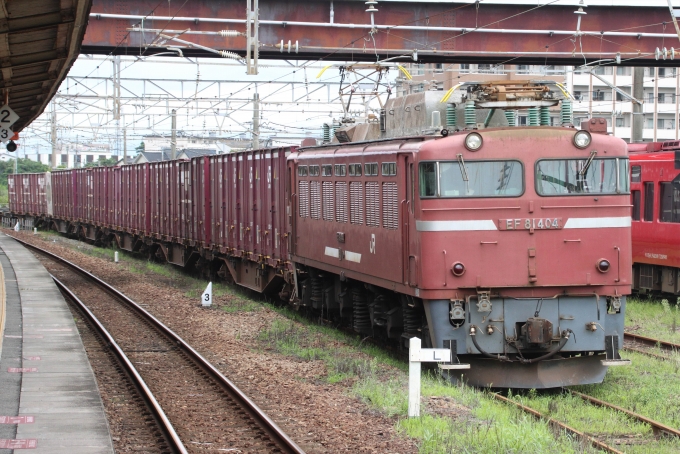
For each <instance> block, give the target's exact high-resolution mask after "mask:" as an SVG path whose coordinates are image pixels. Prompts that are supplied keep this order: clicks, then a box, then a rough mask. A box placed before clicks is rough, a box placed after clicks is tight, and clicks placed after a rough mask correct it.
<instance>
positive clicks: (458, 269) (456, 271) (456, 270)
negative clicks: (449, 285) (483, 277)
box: [451, 262, 465, 277]
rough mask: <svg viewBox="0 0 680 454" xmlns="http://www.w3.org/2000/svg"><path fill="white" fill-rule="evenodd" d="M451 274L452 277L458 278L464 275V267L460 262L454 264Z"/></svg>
mask: <svg viewBox="0 0 680 454" xmlns="http://www.w3.org/2000/svg"><path fill="white" fill-rule="evenodd" d="M451 272H452V273H453V275H454V276H457V277H460V276H462V275H463V274H465V265H463V264H462V263H460V262H456V263H454V264H453V266H452V267H451Z"/></svg>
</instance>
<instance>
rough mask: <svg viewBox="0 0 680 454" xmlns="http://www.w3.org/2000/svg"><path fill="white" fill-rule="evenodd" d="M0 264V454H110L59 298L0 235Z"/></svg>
mask: <svg viewBox="0 0 680 454" xmlns="http://www.w3.org/2000/svg"><path fill="white" fill-rule="evenodd" d="M0 265H1V266H0V270H1V271H2V273H0V279H1V280H2V282H3V284H4V285H2V286H0V454H13V453H17V452H24V451H25V452H27V453H28V452H30V453H36V454H37V453H45V454H48V453H49V454H59V453H64V454H67V453H68V454H81V453H82V454H85V453H88V454H89V453H111V454H113V452H114V450H113V443H112V441H111V436H110V433H109V426H108V422H107V420H106V416H105V414H104V407H103V405H102V401H101V397H100V395H99V389H98V387H97V382H96V381H95V377H94V373H93V372H92V368H91V367H90V363H89V360H88V358H87V355H86V353H85V348H84V347H83V343H82V341H81V339H80V335H79V333H78V330H77V328H76V325H75V323H74V321H73V317H72V315H71V312H70V311H69V309H68V307H67V305H66V302H65V301H64V298H63V297H62V295H61V293H60V292H59V290H58V289H57V287H56V285H55V284H54V282H53V281H52V279H51V278H50V276H49V274H48V272H47V270H45V268H44V267H43V266H42V264H41V263H40V262H39V261H38V260H37V259H36V258H35V256H34V255H33V254H31V253H30V252H29V251H28V250H26V249H25V248H24V247H23V246H22V245H21V244H19V243H17V242H16V241H14V240H13V239H12V238H10V237H9V236H7V235H5V234H3V233H0ZM3 319H4V323H3ZM3 325H4V326H3Z"/></svg>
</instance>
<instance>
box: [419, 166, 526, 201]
mask: <svg viewBox="0 0 680 454" xmlns="http://www.w3.org/2000/svg"><path fill="white" fill-rule="evenodd" d="M523 192H524V168H523V166H522V163H521V162H519V161H464V160H463V159H462V158H461V159H459V160H457V161H442V162H423V163H421V164H420V196H421V197H518V196H520V195H522V193H523Z"/></svg>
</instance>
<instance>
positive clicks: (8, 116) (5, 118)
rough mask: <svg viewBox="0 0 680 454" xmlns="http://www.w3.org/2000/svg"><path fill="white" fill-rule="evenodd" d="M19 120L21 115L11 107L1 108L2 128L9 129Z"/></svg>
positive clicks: (0, 123)
mask: <svg viewBox="0 0 680 454" xmlns="http://www.w3.org/2000/svg"><path fill="white" fill-rule="evenodd" d="M18 119H19V115H17V114H16V113H15V112H14V111H13V110H12V108H11V107H10V106H8V105H7V104H5V105H4V106H2V107H0V127H2V128H5V129H9V128H10V126H12V125H13V124H14V123H16V122H17V120H18Z"/></svg>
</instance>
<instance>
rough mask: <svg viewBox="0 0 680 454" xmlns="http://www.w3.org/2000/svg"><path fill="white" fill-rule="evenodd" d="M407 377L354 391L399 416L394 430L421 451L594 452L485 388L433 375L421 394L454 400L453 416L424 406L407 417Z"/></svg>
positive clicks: (369, 382)
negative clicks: (418, 414) (456, 383)
mask: <svg viewBox="0 0 680 454" xmlns="http://www.w3.org/2000/svg"><path fill="white" fill-rule="evenodd" d="M406 380H407V378H406V377H403V376H402V377H399V378H397V379H392V380H388V381H382V380H380V379H379V378H378V377H377V376H371V377H367V378H365V379H363V380H361V381H359V382H358V383H357V384H356V385H355V386H354V389H353V391H354V392H355V393H356V394H357V395H358V396H360V397H361V398H362V399H363V400H364V401H365V402H367V403H368V404H369V405H370V406H372V407H373V408H375V409H377V410H379V411H381V412H383V413H385V414H387V415H390V416H396V417H397V418H398V422H397V428H398V429H399V430H400V431H402V432H403V433H405V434H407V435H408V436H410V437H412V438H415V439H417V440H419V442H420V446H419V448H420V449H419V450H420V452H421V453H427V454H430V453H432V454H434V453H442V454H444V453H451V452H465V453H472V452H474V453H499V452H504V453H520V452H526V453H534V452H540V453H577V452H595V450H593V449H591V448H589V447H588V446H581V445H580V444H579V443H578V442H575V441H573V440H572V439H570V437H568V436H559V437H557V438H556V437H555V436H554V433H553V429H552V428H550V427H549V426H548V425H547V423H545V422H542V421H537V420H535V419H534V418H533V417H531V416H529V415H526V414H525V413H523V412H521V411H520V410H519V409H515V408H513V407H509V406H508V405H505V404H503V403H500V402H496V401H495V400H493V399H491V398H490V397H488V396H486V395H485V393H484V391H481V390H477V389H473V388H470V387H468V386H465V385H462V386H454V385H451V384H450V383H449V382H448V381H446V380H444V379H442V378H441V377H439V376H436V375H433V374H424V375H423V377H422V388H421V393H422V396H423V397H424V398H427V397H431V396H437V397H439V398H449V401H450V402H454V403H455V404H454V414H453V415H450V416H442V415H438V414H436V413H434V412H432V411H430V409H428V408H427V405H425V406H424V407H423V408H421V414H422V416H421V417H420V418H406V415H407V412H408V394H407V393H408V391H407V388H408V384H407V382H406Z"/></svg>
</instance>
